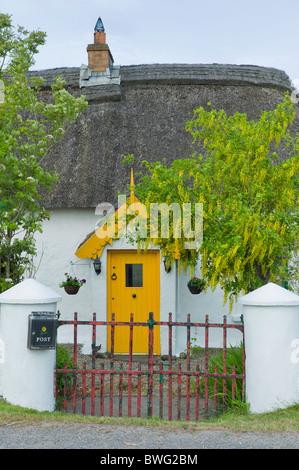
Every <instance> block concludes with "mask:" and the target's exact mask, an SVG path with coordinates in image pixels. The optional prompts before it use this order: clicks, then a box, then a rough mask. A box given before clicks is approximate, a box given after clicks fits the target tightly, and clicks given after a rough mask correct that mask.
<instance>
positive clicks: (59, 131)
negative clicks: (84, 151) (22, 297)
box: [0, 14, 87, 292]
mask: <svg viewBox="0 0 299 470" xmlns="http://www.w3.org/2000/svg"><path fill="white" fill-rule="evenodd" d="M45 38H46V34H45V33H44V32H42V31H40V30H38V31H32V32H29V31H27V30H26V29H25V28H23V27H20V26H18V27H15V26H14V25H13V22H12V18H11V16H10V15H8V14H0V83H1V100H0V266H1V269H0V292H1V291H4V290H5V289H7V288H9V287H11V286H12V285H14V284H16V283H17V282H19V281H20V280H21V279H22V276H23V275H24V272H25V271H26V269H27V268H28V266H29V265H30V262H31V258H32V256H33V255H34V254H35V240H34V234H35V233H36V231H42V223H43V221H44V220H45V219H47V218H49V216H50V214H49V212H47V211H46V210H45V208H44V207H43V204H42V199H41V192H42V191H44V192H46V191H48V190H50V189H51V187H52V185H53V184H54V183H55V182H56V181H57V174H56V173H55V172H51V171H48V170H47V169H46V168H47V165H46V159H47V158H48V157H49V154H50V151H51V149H52V148H53V146H54V145H55V144H56V142H57V141H58V140H59V139H61V138H62V137H63V135H64V133H65V131H66V130H67V129H68V128H69V126H70V125H71V124H72V123H73V122H74V121H75V120H76V119H77V117H78V116H79V114H80V113H81V112H82V111H83V110H84V109H85V108H86V106H87V103H86V101H85V98H84V97H83V96H81V97H79V98H74V97H73V96H71V94H70V93H69V92H68V91H67V90H66V89H65V82H64V80H63V79H62V78H61V77H56V79H55V83H53V85H52V92H51V99H50V100H49V101H48V102H43V101H41V99H40V94H39V92H40V89H41V87H42V85H43V83H44V80H43V78H42V77H33V76H32V74H28V71H29V69H30V67H32V66H33V65H34V63H35V61H34V57H35V55H36V54H37V53H38V48H39V46H42V45H43V44H44V43H45Z"/></svg>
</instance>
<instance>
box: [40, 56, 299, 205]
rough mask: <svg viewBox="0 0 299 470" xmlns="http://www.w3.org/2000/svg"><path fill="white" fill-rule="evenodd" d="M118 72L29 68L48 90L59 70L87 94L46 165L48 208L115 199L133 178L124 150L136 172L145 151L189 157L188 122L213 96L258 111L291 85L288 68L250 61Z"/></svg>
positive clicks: (231, 109) (217, 104) (232, 108)
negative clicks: (49, 172)
mask: <svg viewBox="0 0 299 470" xmlns="http://www.w3.org/2000/svg"><path fill="white" fill-rule="evenodd" d="M115 70H116V69H115ZM116 72H117V74H119V78H120V79H119V83H117V82H115V81H113V80H111V83H103V84H100V85H94V86H83V87H81V88H80V87H79V79H80V69H79V68H62V69H53V70H45V71H41V72H32V74H33V75H42V76H43V77H44V78H45V87H44V91H43V93H44V94H45V97H46V95H47V88H48V87H49V86H50V84H51V83H53V81H54V77H55V76H57V75H62V76H63V77H64V78H65V79H66V83H67V86H68V87H69V89H70V90H71V92H72V93H73V94H74V95H79V94H80V93H83V94H85V95H86V97H87V99H88V101H89V107H88V109H87V110H86V111H84V113H83V114H82V115H81V116H80V117H79V118H78V120H77V122H76V123H75V124H74V126H73V127H72V129H71V130H70V131H69V132H68V133H67V134H66V135H65V137H64V138H63V140H62V141H61V142H60V143H59V144H57V146H56V147H55V149H54V150H53V151H52V154H51V159H50V160H49V166H50V167H52V168H54V167H55V168H56V169H57V170H58V173H59V178H60V181H59V183H58V184H57V185H56V186H55V188H54V190H53V191H52V192H51V194H50V195H49V196H48V197H47V198H46V199H45V200H46V205H47V206H48V207H50V208H54V207H96V206H97V204H99V203H102V202H110V203H112V204H113V203H115V202H116V198H117V194H118V192H120V193H124V192H127V185H128V182H129V181H130V167H128V166H127V165H124V164H123V163H122V159H123V158H122V155H127V154H131V153H133V154H134V155H135V163H134V172H135V174H136V172H137V171H139V170H140V168H141V162H142V160H144V159H146V160H149V161H156V160H162V159H163V158H166V159H167V160H168V161H169V162H171V161H173V160H174V159H176V158H181V157H188V156H189V155H190V153H191V152H192V148H191V144H192V142H191V137H190V135H189V134H187V133H186V131H185V124H186V121H188V120H190V119H191V118H192V116H193V110H194V109H196V108H198V107H199V106H206V105H207V103H208V102H210V103H211V104H212V106H213V107H214V108H216V109H225V110H226V112H227V113H228V114H233V113H235V112H241V113H247V114H248V117H249V118H250V119H257V118H258V117H259V115H260V113H261V111H263V110H270V109H274V108H275V107H276V106H277V104H278V103H280V102H282V101H283V94H284V92H285V91H286V90H292V86H291V82H290V80H289V78H288V77H287V75H286V74H285V73H284V72H283V71H281V70H277V69H273V68H267V67H257V66H252V65H221V64H212V65H203V64H199V65H187V64H167V65H163V64H161V65H138V66H135V65H134V66H126V67H118V68H117V70H116ZM80 83H81V85H82V83H83V84H84V81H83V82H82V81H81V82H80ZM86 83H87V82H86ZM294 129H295V130H298V122H297V120H296V122H295V124H294Z"/></svg>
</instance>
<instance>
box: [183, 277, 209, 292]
mask: <svg viewBox="0 0 299 470" xmlns="http://www.w3.org/2000/svg"><path fill="white" fill-rule="evenodd" d="M187 286H188V288H189V291H190V292H191V294H200V293H201V292H202V291H203V290H204V288H205V281H204V280H203V279H200V278H199V277H196V276H194V277H192V278H191V279H190V281H189V282H188V284H187Z"/></svg>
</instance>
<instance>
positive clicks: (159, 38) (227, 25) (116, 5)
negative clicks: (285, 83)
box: [0, 0, 299, 83]
mask: <svg viewBox="0 0 299 470" xmlns="http://www.w3.org/2000/svg"><path fill="white" fill-rule="evenodd" d="M0 11H1V13H8V14H11V15H12V17H13V21H14V24H19V25H21V26H24V27H26V28H27V29H28V30H36V29H41V30H42V31H45V32H46V33H47V42H46V44H45V45H44V46H42V47H41V48H40V52H39V54H38V55H37V56H36V64H35V66H34V67H33V68H32V69H33V70H43V69H47V68H56V67H80V65H81V64H87V63H88V58H87V52H86V47H87V45H88V44H92V43H93V32H94V27H95V24H96V22H97V19H98V18H99V17H101V19H102V21H103V24H104V27H105V32H106V41H107V44H108V45H109V47H110V51H111V53H112V55H113V58H114V64H115V65H134V64H154V63H160V64H162V63H168V64H171V63H184V64H200V63H201V64H212V63H220V64H252V65H261V66H265V67H274V68H278V69H281V70H284V71H285V72H286V74H287V75H288V76H289V77H290V79H291V80H292V81H294V82H295V83H296V81H298V82H299V27H298V20H299V0H186V1H182V0H180V1H179V0H150V1H149V0H87V1H86V2H82V0H80V1H79V0H50V1H43V0H1V2H0Z"/></svg>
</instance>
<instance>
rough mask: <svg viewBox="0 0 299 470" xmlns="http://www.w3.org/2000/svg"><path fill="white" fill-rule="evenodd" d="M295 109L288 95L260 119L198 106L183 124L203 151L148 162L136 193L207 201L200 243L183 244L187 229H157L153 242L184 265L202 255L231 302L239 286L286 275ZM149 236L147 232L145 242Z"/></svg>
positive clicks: (291, 245)
mask: <svg viewBox="0 0 299 470" xmlns="http://www.w3.org/2000/svg"><path fill="white" fill-rule="evenodd" d="M294 116H295V112H294V109H293V106H292V102H291V99H290V97H289V96H288V95H286V96H285V99H284V101H283V103H281V104H279V105H278V106H277V108H276V109H275V110H273V111H269V112H263V113H262V114H261V116H260V119H259V120H258V121H256V122H255V121H249V120H248V119H247V115H246V114H239V113H236V114H234V115H233V116H227V115H226V113H225V111H223V110H220V111H216V110H214V109H211V108H209V109H208V110H205V109H204V108H202V107H201V108H199V109H197V110H196V111H195V112H194V117H193V119H192V120H191V121H190V122H188V123H187V125H186V130H187V131H188V132H190V134H191V135H192V137H193V144H194V148H197V149H198V151H196V152H195V153H194V154H193V155H191V157H190V158H188V159H181V160H176V161H174V162H173V163H172V164H171V165H170V166H167V164H166V162H165V161H164V162H162V163H161V162H156V163H153V164H149V163H148V162H144V164H145V166H146V168H147V170H148V171H147V172H145V173H144V174H141V175H140V182H139V184H138V185H137V187H136V194H137V196H138V197H139V199H140V200H141V201H142V202H143V203H144V204H145V205H146V206H147V207H149V206H150V204H151V203H153V202H154V203H161V202H167V203H169V204H171V203H172V202H174V201H176V202H179V203H180V204H182V203H184V202H185V203H186V202H191V203H194V202H200V203H203V243H202V245H201V246H200V248H199V249H198V250H186V249H185V248H184V238H183V236H182V237H181V239H177V238H174V237H172V236H169V238H168V239H163V238H162V237H161V235H160V236H159V237H158V238H157V239H156V240H155V242H156V243H157V244H159V245H160V246H161V248H162V252H163V254H164V256H167V258H168V259H169V260H171V261H173V260H174V259H176V258H178V259H179V261H180V263H181V265H185V266H186V265H188V266H191V268H193V267H194V265H195V263H196V261H197V259H198V257H200V258H201V271H202V272H201V277H202V278H204V279H205V281H206V285H207V286H209V287H211V288H212V289H215V287H216V286H217V285H220V286H221V287H222V289H223V290H224V294H225V301H226V300H227V298H228V297H229V300H230V306H232V304H233V301H234V300H235V299H236V298H237V296H238V294H239V293H241V292H242V293H246V292H248V289H249V290H250V289H255V288H257V287H259V286H261V285H264V284H266V283H268V282H269V281H274V282H276V280H278V279H279V280H280V281H282V280H285V281H287V280H289V274H288V272H287V269H288V264H289V263H290V262H291V260H292V259H293V257H294V256H295V254H296V244H297V240H298V230H299V224H298V222H299V212H298V170H299V141H298V137H295V138H292V137H291V136H290V133H289V127H290V126H291V124H292V122H293V119H294ZM203 149H204V151H203ZM149 241H150V234H148V238H147V240H145V241H144V242H143V244H144V245H146V244H148V243H149ZM140 242H142V241H140Z"/></svg>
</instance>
